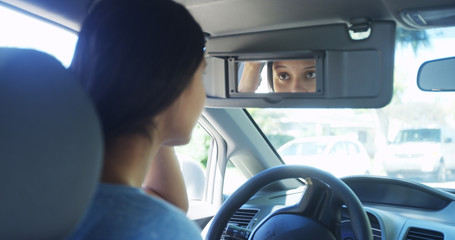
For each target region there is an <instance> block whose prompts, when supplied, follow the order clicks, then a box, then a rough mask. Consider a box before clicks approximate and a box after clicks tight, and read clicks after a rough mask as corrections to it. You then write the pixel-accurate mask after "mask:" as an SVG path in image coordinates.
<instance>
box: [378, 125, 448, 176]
mask: <svg viewBox="0 0 455 240" xmlns="http://www.w3.org/2000/svg"><path fill="white" fill-rule="evenodd" d="M454 137H455V130H453V129H449V128H411V129H403V130H400V131H399V132H398V134H397V136H396V137H395V140H394V141H393V142H392V143H390V144H389V145H388V146H386V148H385V149H383V150H381V151H380V152H378V154H377V156H376V160H378V161H379V162H381V163H382V164H383V166H384V170H385V171H386V173H387V175H389V176H404V175H407V176H409V177H412V176H420V177H428V176H430V177H433V178H434V179H435V180H437V181H445V180H446V178H447V174H448V172H449V170H453V169H455V142H454Z"/></svg>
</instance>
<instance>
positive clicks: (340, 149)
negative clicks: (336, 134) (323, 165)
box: [330, 142, 346, 155]
mask: <svg viewBox="0 0 455 240" xmlns="http://www.w3.org/2000/svg"><path fill="white" fill-rule="evenodd" d="M330 154H331V155H340V154H346V149H345V148H344V142H339V143H336V144H335V145H333V147H332V149H331V150H330Z"/></svg>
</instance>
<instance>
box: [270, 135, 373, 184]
mask: <svg viewBox="0 0 455 240" xmlns="http://www.w3.org/2000/svg"><path fill="white" fill-rule="evenodd" d="M278 153H279V154H280V156H281V158H282V159H283V161H284V162H285V163H286V164H297V165H308V166H312V167H316V168H320V169H323V170H326V171H329V172H331V173H333V174H334V175H335V176H337V177H343V176H349V175H360V174H366V173H368V172H369V168H370V157H369V156H368V153H367V151H366V150H365V147H364V146H363V145H362V144H361V143H360V142H359V141H357V140H353V139H349V138H344V137H337V136H319V137H308V138H299V139H294V140H292V141H289V142H287V143H286V144H284V145H283V146H282V147H280V148H279V149H278Z"/></svg>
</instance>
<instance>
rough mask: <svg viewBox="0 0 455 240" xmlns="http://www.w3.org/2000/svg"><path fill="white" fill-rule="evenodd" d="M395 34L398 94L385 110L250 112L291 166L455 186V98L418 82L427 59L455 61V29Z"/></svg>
mask: <svg viewBox="0 0 455 240" xmlns="http://www.w3.org/2000/svg"><path fill="white" fill-rule="evenodd" d="M396 36H397V39H396V49H395V72H394V93H393V98H392V101H391V102H390V104H388V105H387V106H385V107H383V108H380V109H248V111H249V113H250V115H251V116H252V117H253V119H254V120H255V121H256V123H257V125H258V126H259V127H260V128H261V130H262V131H263V132H264V134H265V135H266V136H267V138H268V140H269V142H270V143H271V144H272V145H273V146H274V148H275V149H277V152H278V153H279V154H280V156H281V158H282V160H283V162H284V163H285V164H303V165H309V166H314V167H318V168H322V169H324V170H326V171H330V172H331V173H333V174H334V175H335V176H338V177H344V176H349V175H381V176H390V177H399V178H406V179H412V180H416V181H419V182H422V183H424V184H429V185H433V186H438V187H445V188H455V186H454V183H455V176H453V174H452V172H453V170H455V142H454V141H453V140H455V139H454V138H455V135H454V136H451V132H452V130H450V129H452V128H454V127H455V121H454V117H455V111H454V109H455V108H454V106H455V93H450V92H422V91H421V90H419V89H418V87H417V84H416V79H417V72H418V68H419V66H420V65H421V64H422V63H423V62H425V61H428V60H432V59H438V58H445V57H452V56H455V48H453V44H454V43H455V28H453V27H452V28H443V29H442V28H439V29H430V30H425V31H410V30H405V29H401V28H399V29H397V34H396ZM435 77H437V76H435ZM454 129H455V128H454ZM334 137H336V138H335V139H334ZM401 143H408V144H401ZM411 143H412V144H414V145H412V144H411ZM410 144H411V145H410ZM416 144H419V145H418V146H416ZM340 163H341V165H340ZM340 168H341V169H340Z"/></svg>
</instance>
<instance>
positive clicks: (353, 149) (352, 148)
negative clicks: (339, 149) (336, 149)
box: [346, 142, 359, 155]
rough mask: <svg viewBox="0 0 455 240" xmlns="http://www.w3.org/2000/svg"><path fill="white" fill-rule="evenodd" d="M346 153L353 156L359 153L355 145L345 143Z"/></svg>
mask: <svg viewBox="0 0 455 240" xmlns="http://www.w3.org/2000/svg"><path fill="white" fill-rule="evenodd" d="M346 151H347V152H348V155H354V154H358V153H359V148H358V147H357V145H356V144H354V143H350V142H347V143H346Z"/></svg>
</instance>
